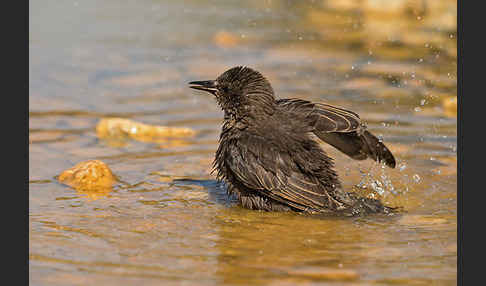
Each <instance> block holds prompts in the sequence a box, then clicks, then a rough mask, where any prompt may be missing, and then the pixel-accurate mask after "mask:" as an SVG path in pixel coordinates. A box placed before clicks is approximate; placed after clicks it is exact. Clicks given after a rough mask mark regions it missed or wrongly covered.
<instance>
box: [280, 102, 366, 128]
mask: <svg viewBox="0 0 486 286" xmlns="http://www.w3.org/2000/svg"><path fill="white" fill-rule="evenodd" d="M277 104H278V106H279V107H281V108H284V109H285V110H286V111H287V112H295V113H299V114H305V115H306V118H307V120H309V122H310V123H311V124H312V125H313V126H314V127H315V128H316V129H317V130H319V131H321V132H344V133H347V132H352V131H357V130H358V128H360V127H361V120H360V118H359V115H358V114H356V113H354V112H352V111H349V110H346V109H343V108H339V107H335V106H332V105H328V104H324V103H313V102H310V101H307V100H303V99H297V98H288V99H280V100H278V101H277Z"/></svg>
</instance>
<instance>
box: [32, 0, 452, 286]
mask: <svg viewBox="0 0 486 286" xmlns="http://www.w3.org/2000/svg"><path fill="white" fill-rule="evenodd" d="M51 4H52V5H51ZM456 11H457V9H456V2H455V1H427V0H397V1H381V0H366V1H334V0H328V1H247V2H241V1H181V2H179V1H153V0H146V1H138V2H126V3H125V2H119V1H103V2H99V1H92V0H88V1H72V2H70V1H67V2H62V3H58V2H54V1H43V2H42V4H41V3H40V2H37V1H31V2H30V31H29V48H30V65H29V69H30V75H29V80H30V82H29V86H30V96H29V108H30V110H29V111H30V112H29V115H30V116H29V184H30V185H29V186H30V188H29V207H30V209H29V218H30V219H29V229H30V231H29V252H30V267H29V268H30V282H31V283H32V284H33V285H44V284H49V285H66V284H68V285H86V284H101V285H115V284H120V283H123V284H130V285H131V284H135V283H141V284H143V285H160V284H164V285H181V283H182V282H183V284H184V285H186V284H188V285H215V284H240V285H248V284H251V283H253V284H261V285H267V284H270V285H295V284H297V283H301V284H304V285H329V284H333V285H455V284H456V281H457V278H456V263H457V261H456V254H457V247H456V237H457V230H456V228H457V224H456V202H457V200H456V187H457V183H456V176H457V168H456V166H457V159H456V126H457V123H456V118H455V113H454V105H453V103H454V99H455V96H456V93H457V84H456V58H457V53H456V47H457V44H456ZM235 65H248V66H251V67H253V68H255V69H257V70H259V71H261V72H262V73H263V74H264V75H266V76H267V77H268V79H269V80H270V81H271V83H272V85H273V88H274V89H275V91H276V93H277V95H278V96H279V97H281V98H284V97H301V98H305V99H308V100H313V101H324V102H326V103H329V104H334V105H338V106H342V107H345V108H348V109H351V110H354V111H356V112H358V113H359V114H360V116H361V117H362V118H363V119H364V120H365V121H366V123H367V125H368V126H369V129H370V130H371V131H372V132H373V133H375V134H377V135H379V136H382V137H383V140H384V141H385V142H387V146H389V148H390V150H392V152H393V153H394V154H395V157H396V158H397V168H396V169H393V170H391V169H386V168H381V166H380V165H377V164H375V163H373V162H370V161H351V160H350V159H349V158H347V157H346V156H345V155H343V154H341V153H339V152H338V151H336V150H334V149H332V148H330V147H329V146H323V147H324V148H325V149H326V151H327V152H328V153H329V154H330V155H331V156H332V157H333V158H335V162H336V168H337V170H338V172H339V174H340V176H341V179H342V181H343V186H344V187H345V188H347V189H350V190H354V191H357V192H360V193H362V194H363V195H367V196H371V197H377V198H381V199H382V200H384V201H385V202H386V203H387V204H389V205H393V206H401V207H403V209H404V212H403V213H402V214H400V215H398V216H394V217H383V216H370V217H366V218H329V217H316V216H309V215H300V214H292V213H262V212H256V211H249V210H245V209H241V208H240V207H238V206H237V205H236V204H235V201H234V200H232V198H228V197H227V196H226V194H225V189H224V186H223V185H222V184H219V183H217V182H216V181H215V180H214V176H212V175H211V174H210V172H211V164H212V160H213V156H214V152H215V150H216V148H217V144H218V141H217V140H218V136H219V131H220V124H221V120H222V113H221V111H220V110H219V108H218V107H217V106H216V104H215V102H214V100H213V99H212V98H209V97H206V96H204V95H202V94H200V93H196V92H193V91H191V90H190V89H188V88H187V82H189V81H191V80H195V79H202V78H208V79H209V78H214V77H215V76H217V75H219V74H220V73H221V72H223V71H225V70H226V69H228V68H230V67H232V66H235ZM451 104H452V105H451ZM109 117H120V118H126V119H131V120H134V121H137V122H143V123H146V124H152V125H163V126H169V127H190V128H191V129H193V130H195V131H196V135H195V136H193V137H190V138H183V139H181V138H179V139H177V138H168V139H163V140H162V139H161V140H158V141H150V140H148V141H147V140H145V141H137V140H130V139H129V138H125V139H123V140H119V141H116V142H113V141H109V140H105V139H100V138H98V136H97V134H96V129H95V127H96V124H97V123H98V122H99V121H100V119H102V118H109ZM93 159H97V160H102V161H103V162H105V163H107V164H108V166H109V167H110V168H111V169H112V171H113V173H114V174H116V176H117V177H118V178H119V179H120V181H121V183H120V184H117V185H115V186H113V188H112V189H110V191H109V192H107V193H96V192H80V191H76V190H74V189H71V188H69V187H68V186H64V185H61V184H59V183H58V182H57V180H56V176H57V175H59V174H60V173H61V172H62V171H64V170H66V169H68V168H70V167H72V166H73V165H75V164H76V163H77V162H80V161H85V160H93ZM47 166H48V167H47Z"/></svg>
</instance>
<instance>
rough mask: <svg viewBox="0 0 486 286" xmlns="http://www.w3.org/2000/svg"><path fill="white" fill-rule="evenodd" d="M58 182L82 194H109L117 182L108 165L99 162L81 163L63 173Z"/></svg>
mask: <svg viewBox="0 0 486 286" xmlns="http://www.w3.org/2000/svg"><path fill="white" fill-rule="evenodd" d="M58 180H59V182H61V183H63V184H65V185H68V186H71V187H73V188H74V189H76V190H78V191H81V192H93V191H95V192H109V191H110V190H111V188H112V186H113V184H114V183H115V182H116V178H115V176H114V175H113V173H112V171H111V170H110V168H109V167H108V165H106V164H105V163H103V162H101V161H99V160H89V161H83V162H80V163H78V164H76V165H75V166H74V167H72V168H70V169H67V170H65V171H64V172H62V173H61V174H60V175H59V177H58Z"/></svg>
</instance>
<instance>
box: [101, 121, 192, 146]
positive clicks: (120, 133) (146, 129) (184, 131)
mask: <svg viewBox="0 0 486 286" xmlns="http://www.w3.org/2000/svg"><path fill="white" fill-rule="evenodd" d="M96 134H97V135H98V137H99V138H106V139H123V138H127V137H129V138H132V139H135V140H138V141H143V142H157V141H159V140H160V139H164V138H167V137H177V138H181V137H189V136H193V135H194V134H196V132H195V131H194V130H192V129H190V128H185V127H168V126H159V125H149V124H144V123H140V122H136V121H133V120H130V119H125V118H103V119H101V120H100V121H99V122H98V125H97V126H96Z"/></svg>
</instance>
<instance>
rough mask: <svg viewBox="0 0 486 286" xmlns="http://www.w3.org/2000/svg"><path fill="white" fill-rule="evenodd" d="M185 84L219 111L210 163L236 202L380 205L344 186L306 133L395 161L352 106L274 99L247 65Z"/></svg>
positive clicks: (372, 209) (296, 206) (281, 207)
mask: <svg viewBox="0 0 486 286" xmlns="http://www.w3.org/2000/svg"><path fill="white" fill-rule="evenodd" d="M189 84H191V86H190V87H191V88H193V89H197V90H202V91H205V92H208V93H211V94H213V95H214V96H215V97H216V100H217V102H218V104H219V106H220V107H221V108H222V109H223V111H224V123H223V128H222V132H221V135H220V139H219V147H218V150H217V152H216V158H215V160H214V169H215V170H216V171H217V177H218V179H219V180H223V181H225V182H226V184H227V186H228V192H229V194H235V195H236V196H237V198H238V200H239V202H240V203H241V205H242V206H243V207H246V208H249V209H257V210H266V211H289V210H293V211H301V212H310V213H315V212H333V213H334V212H339V213H344V214H349V215H362V214H368V213H388V212H391V211H392V208H389V207H387V206H384V205H383V204H382V203H381V202H380V201H378V200H375V199H370V198H364V197H360V196H358V195H357V194H355V193H352V192H345V191H344V190H343V189H342V187H341V183H340V181H339V178H338V175H337V174H336V172H335V171H334V169H333V160H332V158H330V157H328V156H327V155H326V153H325V152H324V150H323V149H322V148H321V147H320V146H319V144H318V142H316V141H315V140H314V139H313V138H312V136H311V134H312V133H313V134H315V135H316V136H317V137H318V138H320V139H321V140H322V141H324V142H326V143H328V144H330V145H332V146H334V147H335V148H337V149H338V150H340V151H342V152H343V153H345V154H346V155H348V156H349V157H351V158H353V159H356V160H364V159H366V158H371V159H373V160H376V161H380V162H384V163H385V164H386V165H388V166H389V167H391V168H394V167H395V159H394V158H393V155H392V153H391V152H390V150H388V148H387V147H386V146H385V145H384V144H383V143H382V142H381V141H380V140H379V139H378V138H376V137H375V136H374V135H373V134H371V133H370V132H369V131H367V130H366V127H365V126H364V124H363V123H362V122H361V120H360V118H359V116H358V114H356V113H354V112H352V111H349V110H345V109H342V108H339V107H334V106H331V105H327V104H324V103H313V102H310V101H307V100H302V99H297V98H288V99H276V98H275V96H274V92H273V89H272V86H271V85H270V83H269V82H268V81H267V80H266V79H265V78H264V77H263V76H262V75H261V74H260V73H259V72H257V71H255V70H253V69H250V68H248V67H234V68H231V69H229V70H227V71H226V72H224V73H223V74H221V75H220V76H219V77H218V78H217V79H216V80H208V81H193V82H190V83H189Z"/></svg>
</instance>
